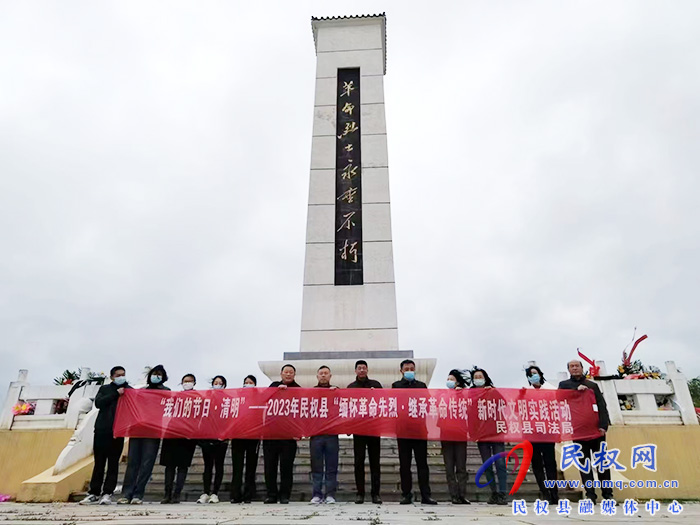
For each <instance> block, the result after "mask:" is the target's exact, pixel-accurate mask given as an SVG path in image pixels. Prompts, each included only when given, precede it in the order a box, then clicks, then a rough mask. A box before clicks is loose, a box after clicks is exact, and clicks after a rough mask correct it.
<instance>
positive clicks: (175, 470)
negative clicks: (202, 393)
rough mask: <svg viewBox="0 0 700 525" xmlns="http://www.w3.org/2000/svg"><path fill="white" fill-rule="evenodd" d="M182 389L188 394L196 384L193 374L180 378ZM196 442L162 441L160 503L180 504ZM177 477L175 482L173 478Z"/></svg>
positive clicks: (189, 440) (173, 439) (184, 440)
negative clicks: (161, 490)
mask: <svg viewBox="0 0 700 525" xmlns="http://www.w3.org/2000/svg"><path fill="white" fill-rule="evenodd" d="M181 384H182V389H183V390H184V391H185V392H189V391H191V390H193V389H194V385H196V384H197V378H196V377H194V374H185V375H184V376H182V381H181ZM196 447H197V440H195V439H185V438H171V439H164V440H163V446H162V447H161V450H160V464H161V465H162V466H164V467H165V496H164V497H163V500H162V501H161V503H180V494H181V493H182V489H183V488H184V486H185V480H186V479H187V471H188V470H189V468H190V466H192V458H193V457H194V450H195V448H196ZM176 476H177V480H176V479H175V477H176Z"/></svg>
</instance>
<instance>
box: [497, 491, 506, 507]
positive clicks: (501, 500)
mask: <svg viewBox="0 0 700 525" xmlns="http://www.w3.org/2000/svg"><path fill="white" fill-rule="evenodd" d="M496 505H508V501H507V500H506V495H505V493H503V492H498V493H497V494H496Z"/></svg>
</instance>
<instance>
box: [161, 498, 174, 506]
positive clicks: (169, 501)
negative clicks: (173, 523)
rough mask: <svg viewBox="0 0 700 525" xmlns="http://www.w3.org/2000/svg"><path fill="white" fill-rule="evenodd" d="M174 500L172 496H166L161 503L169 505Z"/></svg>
mask: <svg viewBox="0 0 700 525" xmlns="http://www.w3.org/2000/svg"><path fill="white" fill-rule="evenodd" d="M172 502H173V500H172V499H171V498H170V496H165V497H164V498H163V499H162V500H160V503H161V505H169V504H171V503H172Z"/></svg>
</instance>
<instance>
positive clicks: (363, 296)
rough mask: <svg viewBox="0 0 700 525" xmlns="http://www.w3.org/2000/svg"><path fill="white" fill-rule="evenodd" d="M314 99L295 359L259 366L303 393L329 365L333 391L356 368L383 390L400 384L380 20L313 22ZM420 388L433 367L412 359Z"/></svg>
mask: <svg viewBox="0 0 700 525" xmlns="http://www.w3.org/2000/svg"><path fill="white" fill-rule="evenodd" d="M311 26H312V29H313V36H314V42H315V45H316V57H317V58H316V98H315V102H314V123H313V136H312V145H311V174H310V184H309V205H308V218H307V226H306V261H305V265H304V294H303V305H302V321H301V347H300V351H299V352H285V354H284V361H261V362H260V363H259V365H260V368H261V369H262V370H263V372H264V373H265V374H266V375H267V376H268V377H269V378H270V379H273V380H276V379H279V372H280V367H281V366H282V365H283V364H284V363H285V362H291V363H292V364H294V366H295V367H296V368H297V381H298V382H299V384H301V385H302V386H307V387H310V386H313V385H315V384H316V370H317V369H318V367H319V366H321V365H323V364H325V365H328V366H329V367H330V368H331V370H332V372H333V383H334V384H337V385H339V386H345V385H347V384H348V383H350V382H351V381H353V380H354V379H355V374H354V364H355V361H356V360H357V359H365V360H366V361H367V362H368V364H369V369H370V376H371V377H372V378H374V379H377V380H379V381H380V382H381V383H382V384H384V385H385V386H388V385H390V384H391V382H393V381H396V380H397V379H400V373H399V363H400V362H401V360H403V359H405V358H413V351H411V350H400V349H399V337H398V322H397V316H396V286H395V282H394V257H393V249H392V237H391V207H390V200H389V168H388V153H387V134H386V118H385V111H384V74H385V73H386V18H385V15H384V14H380V15H368V16H351V17H331V18H312V19H311ZM414 361H415V362H416V376H417V377H418V378H419V379H421V380H422V381H425V382H429V381H430V378H431V376H432V373H433V370H434V368H435V362H436V360H435V359H414Z"/></svg>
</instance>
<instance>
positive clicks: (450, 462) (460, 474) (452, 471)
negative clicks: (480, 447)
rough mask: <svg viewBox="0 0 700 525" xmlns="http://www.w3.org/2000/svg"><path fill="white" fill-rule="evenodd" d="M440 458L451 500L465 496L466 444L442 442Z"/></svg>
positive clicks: (466, 475) (463, 442) (467, 475)
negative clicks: (443, 465) (443, 464)
mask: <svg viewBox="0 0 700 525" xmlns="http://www.w3.org/2000/svg"><path fill="white" fill-rule="evenodd" d="M442 457H443V459H444V460H445V475H446V476H447V486H448V488H449V490H450V497H451V498H465V497H466V495H467V479H469V474H468V473H467V442H466V441H443V442H442Z"/></svg>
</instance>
